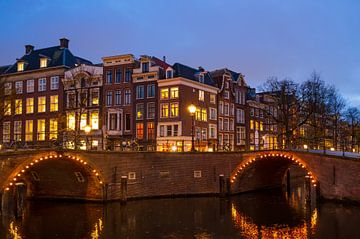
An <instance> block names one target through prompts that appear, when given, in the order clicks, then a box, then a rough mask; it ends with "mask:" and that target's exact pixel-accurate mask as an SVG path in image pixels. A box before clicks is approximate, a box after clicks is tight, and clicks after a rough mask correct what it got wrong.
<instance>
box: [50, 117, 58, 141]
mask: <svg viewBox="0 0 360 239" xmlns="http://www.w3.org/2000/svg"><path fill="white" fill-rule="evenodd" d="M49 127H50V138H49V139H50V140H54V139H57V138H58V122H57V120H56V119H50V125H49Z"/></svg>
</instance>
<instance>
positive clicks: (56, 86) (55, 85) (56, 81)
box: [50, 76, 59, 90]
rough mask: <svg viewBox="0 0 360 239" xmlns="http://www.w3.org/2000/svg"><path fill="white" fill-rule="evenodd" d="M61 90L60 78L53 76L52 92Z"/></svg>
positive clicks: (51, 80) (51, 81)
mask: <svg viewBox="0 0 360 239" xmlns="http://www.w3.org/2000/svg"><path fill="white" fill-rule="evenodd" d="M57 89H59V77H58V76H52V77H51V78H50V90H57Z"/></svg>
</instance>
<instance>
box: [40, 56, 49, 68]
mask: <svg viewBox="0 0 360 239" xmlns="http://www.w3.org/2000/svg"><path fill="white" fill-rule="evenodd" d="M47 63H48V59H47V58H45V57H42V58H40V68H44V67H47Z"/></svg>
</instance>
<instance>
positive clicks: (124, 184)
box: [120, 176, 127, 203]
mask: <svg viewBox="0 0 360 239" xmlns="http://www.w3.org/2000/svg"><path fill="white" fill-rule="evenodd" d="M120 182H121V183H120V201H121V202H122V203H125V202H126V200H127V176H121V181H120Z"/></svg>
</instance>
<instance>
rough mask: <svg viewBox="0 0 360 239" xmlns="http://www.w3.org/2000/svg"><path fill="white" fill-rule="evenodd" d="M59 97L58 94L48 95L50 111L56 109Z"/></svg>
mask: <svg viewBox="0 0 360 239" xmlns="http://www.w3.org/2000/svg"><path fill="white" fill-rule="evenodd" d="M58 100H59V97H58V95H52V96H50V111H51V112H53V111H58V108H59V106H58V103H59V101H58Z"/></svg>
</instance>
